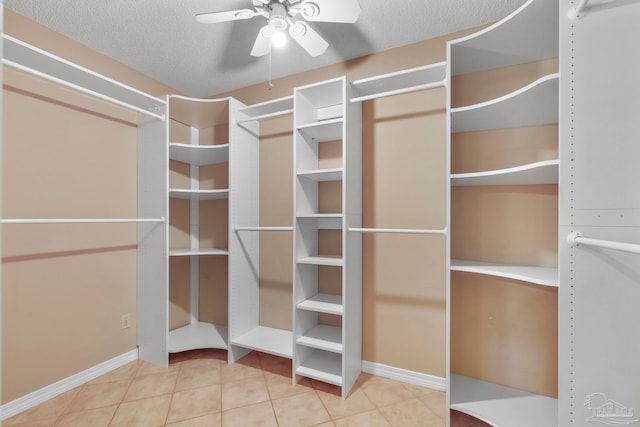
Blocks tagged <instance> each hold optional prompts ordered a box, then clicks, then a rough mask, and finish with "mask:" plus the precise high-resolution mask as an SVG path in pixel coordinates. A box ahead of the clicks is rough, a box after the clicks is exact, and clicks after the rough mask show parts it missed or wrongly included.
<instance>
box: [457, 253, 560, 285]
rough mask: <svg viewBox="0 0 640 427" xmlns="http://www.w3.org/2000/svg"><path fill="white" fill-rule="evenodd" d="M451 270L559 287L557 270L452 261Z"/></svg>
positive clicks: (459, 260) (461, 260)
mask: <svg viewBox="0 0 640 427" xmlns="http://www.w3.org/2000/svg"><path fill="white" fill-rule="evenodd" d="M451 270H452V271H463V272H467V273H476V274H486V275H488V276H498V277H505V278H508V279H514V280H521V281H523V282H529V283H535V284H537V285H543V286H553V287H557V286H558V269H557V268H548V267H536V266H529V265H509V264H498V263H493V262H482V261H470V260H466V259H465V260H463V259H452V260H451Z"/></svg>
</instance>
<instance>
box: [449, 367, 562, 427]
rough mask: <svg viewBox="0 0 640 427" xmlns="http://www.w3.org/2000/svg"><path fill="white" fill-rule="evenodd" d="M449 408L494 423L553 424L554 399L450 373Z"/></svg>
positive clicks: (525, 426)
mask: <svg viewBox="0 0 640 427" xmlns="http://www.w3.org/2000/svg"><path fill="white" fill-rule="evenodd" d="M451 409H455V410H457V411H460V412H464V413H467V414H469V415H471V416H473V417H476V418H478V419H480V420H482V421H485V422H488V423H490V424H491V425H494V426H519V427H540V426H555V425H557V422H558V420H557V418H558V400H557V399H553V398H551V397H547V396H542V395H538V394H533V393H528V392H525V391H521V390H516V389H513V388H508V387H503V386H500V385H497V384H493V383H489V382H486V381H480V380H477V379H474V378H469V377H465V376H462V375H457V374H451Z"/></svg>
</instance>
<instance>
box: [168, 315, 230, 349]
mask: <svg viewBox="0 0 640 427" xmlns="http://www.w3.org/2000/svg"><path fill="white" fill-rule="evenodd" d="M198 348H221V349H227V327H226V326H220V325H214V324H212V323H204V322H196V323H192V324H190V325H187V326H183V327H181V328H178V329H174V330H173V331H169V353H178V352H181V351H187V350H195V349H198Z"/></svg>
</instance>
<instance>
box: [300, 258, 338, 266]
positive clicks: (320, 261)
mask: <svg viewBox="0 0 640 427" xmlns="http://www.w3.org/2000/svg"><path fill="white" fill-rule="evenodd" d="M297 262H298V264H313V265H329V266H336V267H341V266H342V265H343V263H344V260H343V258H342V257H341V256H336V255H321V256H320V255H317V256H308V257H304V258H299V259H298V261H297Z"/></svg>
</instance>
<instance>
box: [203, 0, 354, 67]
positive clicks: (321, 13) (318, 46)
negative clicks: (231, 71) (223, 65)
mask: <svg viewBox="0 0 640 427" xmlns="http://www.w3.org/2000/svg"><path fill="white" fill-rule="evenodd" d="M253 7H254V9H255V11H253V10H251V9H240V10H229V11H225V12H210V13H199V14H197V15H196V20H197V21H198V22H202V23H204V24H217V23H219V22H227V21H236V20H241V19H251V18H253V17H254V16H264V17H265V18H267V19H268V23H267V25H265V26H264V27H262V28H261V29H260V31H259V32H258V37H257V38H256V41H255V43H254V45H253V49H252V50H251V55H252V56H263V55H266V54H267V53H269V52H270V50H271V45H272V43H273V44H274V45H282V44H284V42H285V41H286V36H285V31H286V30H287V29H288V30H289V35H290V36H291V38H292V39H294V40H295V41H296V42H298V44H300V46H302V48H304V50H306V51H307V52H308V53H309V55H311V56H318V55H321V54H323V53H324V52H325V51H326V50H327V47H328V46H329V43H327V41H326V40H325V39H323V38H322V36H320V34H318V33H317V32H316V31H315V30H314V29H313V28H312V27H311V26H310V25H309V24H308V23H307V22H306V21H309V22H340V23H354V22H356V21H357V20H358V17H359V16H360V12H361V9H360V4H359V3H358V0H253ZM294 18H302V19H295V20H294Z"/></svg>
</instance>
